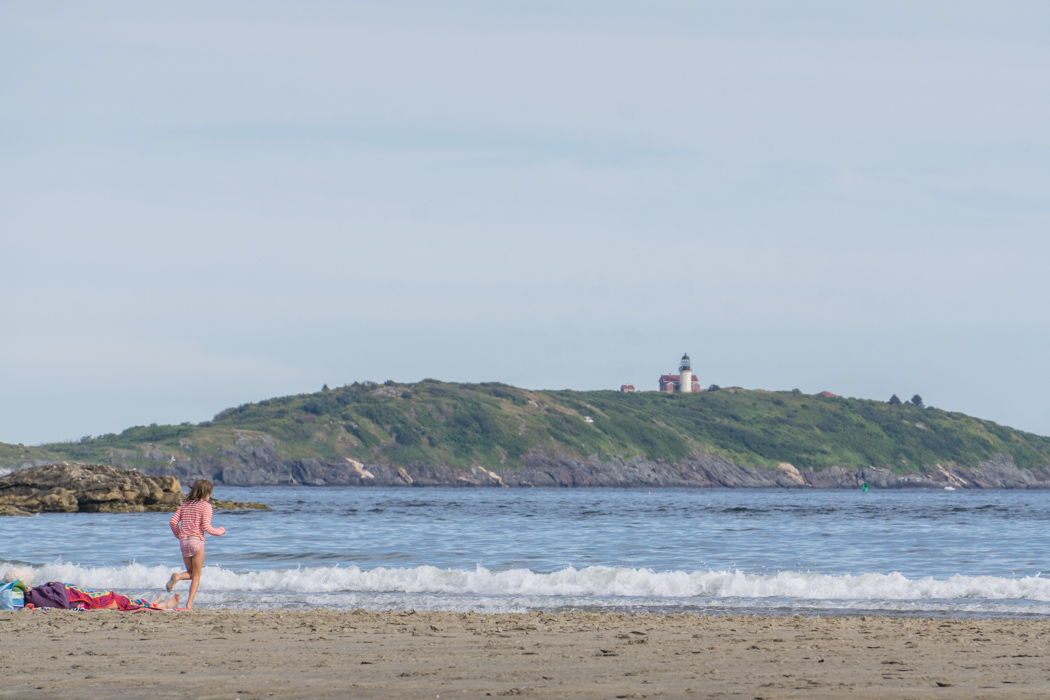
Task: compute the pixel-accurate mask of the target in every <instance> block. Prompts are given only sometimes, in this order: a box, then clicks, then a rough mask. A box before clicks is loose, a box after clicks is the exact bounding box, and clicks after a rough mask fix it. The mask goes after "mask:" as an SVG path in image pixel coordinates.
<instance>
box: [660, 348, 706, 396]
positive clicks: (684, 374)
mask: <svg viewBox="0 0 1050 700" xmlns="http://www.w3.org/2000/svg"><path fill="white" fill-rule="evenodd" d="M700 390H701V389H700V381H699V380H698V379H697V378H696V377H694V376H693V366H692V363H691V362H690V360H689V353H686V354H684V355H682V362H681V363H680V364H679V365H678V374H662V375H660V391H664V392H668V393H673V392H676V391H679V392H682V393H686V394H688V393H690V392H693V391H700Z"/></svg>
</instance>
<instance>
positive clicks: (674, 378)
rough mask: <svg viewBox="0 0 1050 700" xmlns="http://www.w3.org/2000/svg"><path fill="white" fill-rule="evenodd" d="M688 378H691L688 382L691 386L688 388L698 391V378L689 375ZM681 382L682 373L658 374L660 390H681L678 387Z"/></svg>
mask: <svg viewBox="0 0 1050 700" xmlns="http://www.w3.org/2000/svg"><path fill="white" fill-rule="evenodd" d="M690 379H692V381H691V382H690V384H692V386H691V387H689V388H690V389H691V390H692V391H700V380H698V379H697V378H696V377H690ZM681 383H682V375H680V374H661V375H660V391H666V392H668V393H673V392H676V391H681V388H680V385H681Z"/></svg>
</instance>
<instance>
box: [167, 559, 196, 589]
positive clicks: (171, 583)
mask: <svg viewBox="0 0 1050 700" xmlns="http://www.w3.org/2000/svg"><path fill="white" fill-rule="evenodd" d="M182 562H183V563H184V564H185V565H186V570H185V571H180V572H179V573H177V574H172V575H171V578H169V579H168V585H167V589H168V593H171V589H172V588H175V584H176V583H178V582H179V581H188V580H189V579H190V578H191V576H190V559H189V557H183V558H182Z"/></svg>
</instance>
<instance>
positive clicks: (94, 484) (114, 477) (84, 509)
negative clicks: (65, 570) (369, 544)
mask: <svg viewBox="0 0 1050 700" xmlns="http://www.w3.org/2000/svg"><path fill="white" fill-rule="evenodd" d="M180 503H182V487H181V485H180V483H179V480H178V478H177V477H175V476H171V475H160V476H148V475H146V474H143V473H142V472H139V471H135V470H133V469H120V468H118V467H111V466H106V465H102V464H75V463H74V464H68V463H63V464H49V465H45V466H40V467H31V468H29V469H22V470H20V471H16V472H13V473H11V474H8V475H7V476H5V477H3V478H0V507H10V508H14V509H16V510H21V511H23V512H27V513H76V512H81V513H143V512H147V511H174V510H175V509H177V508H178V507H179V504H180ZM212 506H213V507H214V508H218V509H236V508H263V509H268V508H267V506H264V505H262V504H258V503H238V502H236V501H217V500H216V501H213V502H212ZM11 514H14V515H18V513H11Z"/></svg>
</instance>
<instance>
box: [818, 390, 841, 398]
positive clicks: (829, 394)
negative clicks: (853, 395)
mask: <svg viewBox="0 0 1050 700" xmlns="http://www.w3.org/2000/svg"><path fill="white" fill-rule="evenodd" d="M816 396H823V397H825V398H829V399H841V398H842V397H841V396H839V395H838V394H832V393H831V392H830V391H822V392H820V393H819V394H816Z"/></svg>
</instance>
